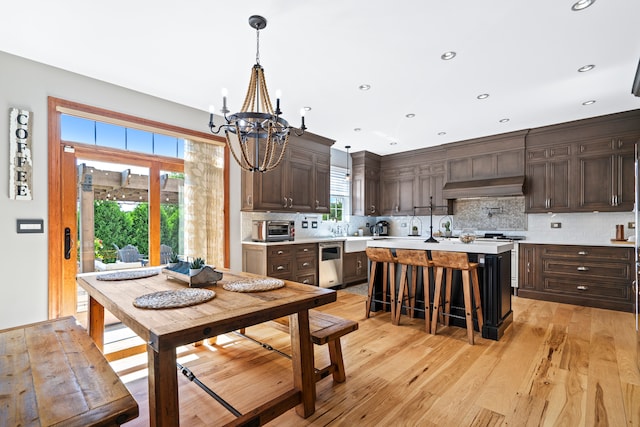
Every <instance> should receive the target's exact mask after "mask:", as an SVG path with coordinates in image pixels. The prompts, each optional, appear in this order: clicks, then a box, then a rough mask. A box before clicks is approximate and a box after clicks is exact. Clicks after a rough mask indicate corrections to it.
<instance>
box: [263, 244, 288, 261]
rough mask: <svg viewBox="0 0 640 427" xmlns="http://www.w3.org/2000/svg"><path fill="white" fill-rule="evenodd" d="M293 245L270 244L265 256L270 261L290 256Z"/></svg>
mask: <svg viewBox="0 0 640 427" xmlns="http://www.w3.org/2000/svg"><path fill="white" fill-rule="evenodd" d="M293 252H294V249H293V245H282V246H270V247H269V249H268V251H267V257H268V259H269V260H270V261H272V260H275V259H277V258H280V257H282V258H285V257H289V258H290V257H291V255H293Z"/></svg>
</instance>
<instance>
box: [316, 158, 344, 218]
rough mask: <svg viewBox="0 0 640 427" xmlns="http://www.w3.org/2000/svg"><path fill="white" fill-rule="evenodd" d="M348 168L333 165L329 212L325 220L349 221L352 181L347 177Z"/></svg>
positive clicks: (325, 215)
mask: <svg viewBox="0 0 640 427" xmlns="http://www.w3.org/2000/svg"><path fill="white" fill-rule="evenodd" d="M346 173H347V169H346V168H342V167H338V166H331V190H330V200H329V201H330V204H329V213H328V214H324V215H322V219H323V220H336V221H348V220H349V216H350V212H351V204H350V201H351V192H350V191H351V181H347V180H346V179H345V175H346Z"/></svg>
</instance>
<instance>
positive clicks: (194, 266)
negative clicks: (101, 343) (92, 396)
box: [189, 257, 204, 276]
mask: <svg viewBox="0 0 640 427" xmlns="http://www.w3.org/2000/svg"><path fill="white" fill-rule="evenodd" d="M203 268H204V260H203V259H202V258H200V257H198V258H196V259H194V260H193V261H191V263H190V264H189V276H195V275H196V274H198V273H200V272H201V271H202V269H203Z"/></svg>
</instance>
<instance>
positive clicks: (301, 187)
mask: <svg viewBox="0 0 640 427" xmlns="http://www.w3.org/2000/svg"><path fill="white" fill-rule="evenodd" d="M333 143H334V141H333V140H331V139H328V138H324V137H321V136H318V135H314V134H311V133H308V132H305V134H304V135H303V136H301V137H298V136H295V135H293V134H292V135H291V136H290V137H289V144H288V146H287V150H286V152H285V154H284V157H283V159H282V161H281V163H280V165H279V166H278V167H276V168H275V169H273V170H271V171H269V172H265V173H256V172H248V171H243V172H242V195H243V197H242V210H243V211H271V212H316V213H326V212H329V197H330V196H329V194H330V186H329V168H330V163H331V145H333ZM262 149H264V147H263V148H262Z"/></svg>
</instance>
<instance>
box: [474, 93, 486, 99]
mask: <svg viewBox="0 0 640 427" xmlns="http://www.w3.org/2000/svg"><path fill="white" fill-rule="evenodd" d="M488 97H489V94H488V93H481V94H480V95H478V96H477V97H476V98H478V99H487V98H488Z"/></svg>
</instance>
